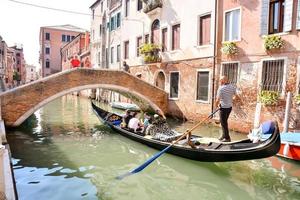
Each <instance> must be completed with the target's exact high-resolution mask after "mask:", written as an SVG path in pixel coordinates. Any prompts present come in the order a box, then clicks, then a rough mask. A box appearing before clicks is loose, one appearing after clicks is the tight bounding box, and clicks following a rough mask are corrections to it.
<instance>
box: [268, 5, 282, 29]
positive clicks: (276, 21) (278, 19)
mask: <svg viewBox="0 0 300 200" xmlns="http://www.w3.org/2000/svg"><path fill="white" fill-rule="evenodd" d="M283 17H284V0H271V1H270V7H269V34H273V33H280V32H282V31H283Z"/></svg>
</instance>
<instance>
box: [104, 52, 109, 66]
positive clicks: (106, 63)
mask: <svg viewBox="0 0 300 200" xmlns="http://www.w3.org/2000/svg"><path fill="white" fill-rule="evenodd" d="M108 63H109V57H108V48H105V67H106V68H108Z"/></svg>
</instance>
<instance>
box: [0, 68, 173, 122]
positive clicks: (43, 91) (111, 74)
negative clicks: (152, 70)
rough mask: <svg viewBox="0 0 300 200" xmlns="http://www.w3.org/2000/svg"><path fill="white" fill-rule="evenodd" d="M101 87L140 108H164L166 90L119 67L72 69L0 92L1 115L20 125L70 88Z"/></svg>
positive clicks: (68, 91) (4, 118)
mask: <svg viewBox="0 0 300 200" xmlns="http://www.w3.org/2000/svg"><path fill="white" fill-rule="evenodd" d="M95 88H104V89H109V90H112V91H116V92H119V93H120V94H123V95H125V96H126V95H127V96H128V94H129V95H130V97H131V98H132V100H133V101H134V102H135V103H136V104H138V105H139V106H140V107H141V109H142V110H151V109H152V110H160V111H162V113H165V112H166V111H167V102H168V95H167V93H166V92H165V91H163V90H161V89H160V88H158V87H155V86H153V85H151V84H149V83H147V82H145V81H142V80H141V79H139V78H137V77H135V76H133V75H131V74H129V73H127V72H124V71H119V70H103V69H85V68H78V69H71V70H67V71H63V72H60V73H57V74H54V75H51V76H48V77H46V78H43V79H40V80H37V81H34V82H32V83H29V84H26V85H23V86H20V87H18V88H15V89H12V90H9V91H6V92H4V93H2V94H0V99H1V113H2V119H3V120H4V122H5V124H6V125H7V126H19V125H20V124H21V123H22V122H23V121H25V120H26V119H27V118H28V117H29V116H30V115H32V114H33V113H34V112H35V111H36V110H38V109H40V108H41V107H43V106H44V105H46V104H47V103H49V102H50V101H53V100H54V99H56V98H58V97H61V96H64V95H66V94H68V93H71V92H76V91H80V90H84V89H95Z"/></svg>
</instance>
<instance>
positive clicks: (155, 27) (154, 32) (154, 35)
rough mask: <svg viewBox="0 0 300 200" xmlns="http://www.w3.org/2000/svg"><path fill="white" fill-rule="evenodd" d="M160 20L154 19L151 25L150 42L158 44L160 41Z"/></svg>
mask: <svg viewBox="0 0 300 200" xmlns="http://www.w3.org/2000/svg"><path fill="white" fill-rule="evenodd" d="M159 29H160V22H159V20H158V19H156V20H154V21H153V23H152V26H151V42H152V43H154V44H159V41H160V38H159V36H160V34H159V33H160V32H159Z"/></svg>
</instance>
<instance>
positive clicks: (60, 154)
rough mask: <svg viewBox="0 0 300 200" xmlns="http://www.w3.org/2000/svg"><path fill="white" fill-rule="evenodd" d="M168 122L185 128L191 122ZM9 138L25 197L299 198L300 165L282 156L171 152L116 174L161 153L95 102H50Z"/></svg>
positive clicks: (213, 132) (210, 131)
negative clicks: (110, 119) (200, 156)
mask: <svg viewBox="0 0 300 200" xmlns="http://www.w3.org/2000/svg"><path fill="white" fill-rule="evenodd" d="M107 109H109V108H108V107H107ZM170 124H171V126H172V127H173V128H174V129H176V130H179V131H183V130H185V129H187V128H189V127H191V126H192V125H193V124H191V123H184V124H182V123H180V122H176V121H174V120H173V121H172V120H170ZM219 131H220V129H218V128H214V127H209V126H204V127H201V128H200V129H198V130H197V131H196V132H199V133H200V132H201V133H202V134H203V135H207V136H212V137H218V135H219V133H220V132H219ZM232 135H233V138H234V139H240V138H243V137H245V136H244V135H239V134H237V133H232ZM7 137H8V141H9V144H10V148H11V152H12V157H13V168H14V176H15V180H16V187H17V192H18V195H19V199H26V200H27V199H28V200H35V199H37V200H44V199H45V200H48V199H51V200H52V199H54V200H56V199H67V200H69V199H70V200H73V199H103V200H108V199H113V200H115V199H130V200H148V199H149V200H158V199H162V200H174V199H175V200H177V199H185V200H189V199H191V200H195V199H243V200H244V199H300V163H297V162H291V161H286V160H282V159H279V158H277V157H272V158H267V159H260V160H251V161H241V162H228V163H204V162H197V161H191V160H187V159H184V158H180V157H176V156H173V155H168V154H165V155H163V156H161V157H160V158H159V159H157V160H156V161H154V162H153V163H152V164H151V165H150V166H148V167H147V168H146V169H145V170H144V171H143V172H141V173H139V174H136V175H133V176H130V177H128V178H126V179H123V180H121V181H120V180H116V179H115V177H116V176H118V175H120V174H122V173H124V172H128V171H129V170H131V169H133V168H134V167H136V166H139V165H140V164H141V163H143V162H144V161H145V160H146V159H147V158H149V156H151V155H153V154H154V153H156V152H157V151H156V150H154V149H151V148H149V147H146V146H144V145H141V144H139V143H136V142H134V141H131V140H129V139H127V138H124V137H122V136H120V135H118V134H117V133H115V132H113V131H112V130H110V129H109V128H108V127H106V126H105V125H103V124H101V123H100V122H99V120H98V119H97V118H96V116H95V115H94V113H93V111H92V109H91V105H90V102H89V100H87V99H82V98H78V97H74V96H65V97H62V98H59V99H57V100H55V101H53V102H51V103H49V104H48V105H46V106H45V107H44V108H42V109H41V110H39V111H37V112H36V113H35V114H34V115H33V116H32V117H30V119H28V120H27V121H26V122H25V123H24V124H23V125H22V127H20V128H18V129H13V130H8V131H7Z"/></svg>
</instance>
